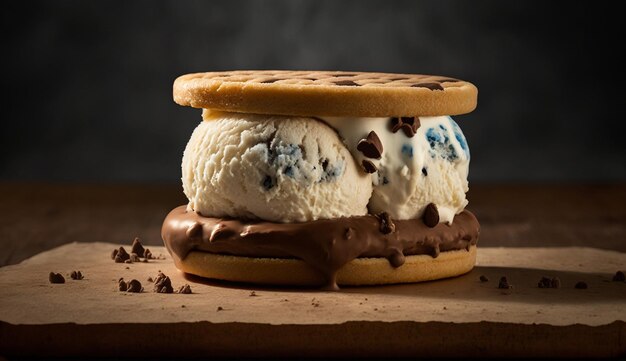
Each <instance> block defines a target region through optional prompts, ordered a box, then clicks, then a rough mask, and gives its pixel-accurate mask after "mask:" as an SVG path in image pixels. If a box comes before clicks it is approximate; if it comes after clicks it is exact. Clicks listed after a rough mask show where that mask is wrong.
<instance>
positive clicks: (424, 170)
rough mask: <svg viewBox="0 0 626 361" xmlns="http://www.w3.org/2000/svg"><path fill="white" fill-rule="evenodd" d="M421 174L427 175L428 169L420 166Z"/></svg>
mask: <svg viewBox="0 0 626 361" xmlns="http://www.w3.org/2000/svg"><path fill="white" fill-rule="evenodd" d="M422 174H423V175H424V177H426V176H428V170H427V169H426V168H422Z"/></svg>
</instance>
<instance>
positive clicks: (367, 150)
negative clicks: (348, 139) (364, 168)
mask: <svg viewBox="0 0 626 361" xmlns="http://www.w3.org/2000/svg"><path fill="white" fill-rule="evenodd" d="M356 149H357V150H358V151H359V152H361V153H363V155H364V156H366V157H368V158H374V159H380V157H381V156H382V154H383V144H382V143H381V142H380V138H378V135H377V134H376V132H375V131H373V130H372V131H371V132H370V133H369V134H368V135H367V138H366V139H361V140H360V141H359V144H358V145H357V146H356Z"/></svg>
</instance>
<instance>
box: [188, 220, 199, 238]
mask: <svg viewBox="0 0 626 361" xmlns="http://www.w3.org/2000/svg"><path fill="white" fill-rule="evenodd" d="M185 235H186V236H187V237H189V238H192V239H193V238H198V237H199V236H201V235H202V225H201V224H200V223H198V222H193V224H192V225H191V226H189V228H187V231H185Z"/></svg>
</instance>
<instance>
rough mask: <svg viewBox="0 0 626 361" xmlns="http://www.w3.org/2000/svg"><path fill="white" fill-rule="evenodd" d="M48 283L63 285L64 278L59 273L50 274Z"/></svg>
mask: <svg viewBox="0 0 626 361" xmlns="http://www.w3.org/2000/svg"><path fill="white" fill-rule="evenodd" d="M48 281H50V283H65V277H63V275H62V274H60V273H54V272H50V274H49V275H48Z"/></svg>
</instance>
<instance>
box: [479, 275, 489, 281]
mask: <svg viewBox="0 0 626 361" xmlns="http://www.w3.org/2000/svg"><path fill="white" fill-rule="evenodd" d="M480 282H489V278H487V276H485V275H480Z"/></svg>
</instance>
